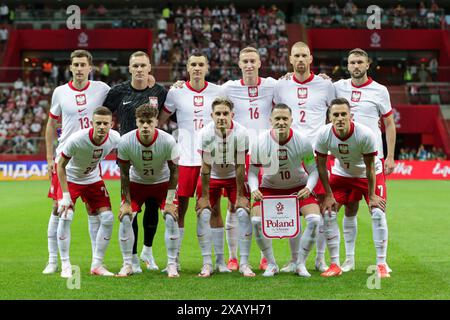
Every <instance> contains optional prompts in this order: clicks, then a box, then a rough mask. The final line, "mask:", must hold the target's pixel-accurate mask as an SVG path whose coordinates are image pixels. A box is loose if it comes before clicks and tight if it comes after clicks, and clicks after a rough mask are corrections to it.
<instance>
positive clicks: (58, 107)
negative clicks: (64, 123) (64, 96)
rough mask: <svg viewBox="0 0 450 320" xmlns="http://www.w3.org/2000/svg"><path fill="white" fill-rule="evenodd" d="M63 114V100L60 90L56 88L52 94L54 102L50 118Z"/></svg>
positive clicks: (56, 117)
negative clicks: (60, 97)
mask: <svg viewBox="0 0 450 320" xmlns="http://www.w3.org/2000/svg"><path fill="white" fill-rule="evenodd" d="M60 116H61V101H60V99H59V90H58V89H55V91H53V95H52V103H51V106H50V118H52V119H58V118H59V117H60Z"/></svg>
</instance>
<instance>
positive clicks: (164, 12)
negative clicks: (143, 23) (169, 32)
mask: <svg viewBox="0 0 450 320" xmlns="http://www.w3.org/2000/svg"><path fill="white" fill-rule="evenodd" d="M161 15H162V17H163V18H164V19H166V21H171V17H172V10H171V9H170V7H169V6H165V7H164V8H163V9H162V12H161Z"/></svg>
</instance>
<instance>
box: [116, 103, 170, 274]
mask: <svg viewBox="0 0 450 320" xmlns="http://www.w3.org/2000/svg"><path fill="white" fill-rule="evenodd" d="M135 116H136V126H137V129H135V130H132V131H130V132H128V133H126V134H125V135H123V136H122V138H121V141H120V144H119V148H118V161H119V164H120V177H121V189H122V206H121V209H120V215H119V219H120V228H119V243H120V249H121V251H122V255H123V260H124V263H123V266H122V269H121V270H120V272H119V273H118V274H117V276H120V277H126V276H129V275H131V274H132V273H133V269H132V259H133V255H132V251H133V243H134V233H133V228H132V223H133V219H134V218H135V216H136V214H137V213H138V212H140V211H141V206H142V204H144V203H145V202H146V201H147V200H149V199H153V200H154V201H155V202H156V203H157V204H158V205H159V206H160V207H161V208H163V210H164V211H163V214H164V220H165V224H166V232H165V242H166V248H167V257H168V264H167V274H168V276H169V277H170V278H174V277H178V276H179V274H178V271H177V266H176V257H177V249H178V239H179V229H178V224H177V218H178V214H177V208H176V206H175V205H174V198H175V188H176V185H177V180H178V169H177V165H176V164H175V163H176V162H177V161H178V157H179V155H178V146H177V143H176V141H175V139H174V138H173V137H172V136H171V135H170V134H168V133H166V132H164V131H162V130H158V129H156V125H157V123H158V109H157V108H154V107H151V106H150V104H143V105H141V106H139V107H138V108H137V109H136V112H135ZM164 199H165V203H163V202H164ZM157 210H158V209H157V208H156V212H154V213H153V214H158V212H157Z"/></svg>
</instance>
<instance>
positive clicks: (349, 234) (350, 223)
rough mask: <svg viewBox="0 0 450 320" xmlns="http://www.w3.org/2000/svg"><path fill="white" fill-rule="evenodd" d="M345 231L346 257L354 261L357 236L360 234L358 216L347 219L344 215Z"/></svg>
mask: <svg viewBox="0 0 450 320" xmlns="http://www.w3.org/2000/svg"><path fill="white" fill-rule="evenodd" d="M343 231H344V240H345V255H346V256H347V258H349V259H354V257H355V242H356V235H357V233H358V219H357V218H356V216H353V217H347V216H345V215H344V222H343Z"/></svg>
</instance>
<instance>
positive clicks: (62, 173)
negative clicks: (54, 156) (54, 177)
mask: <svg viewBox="0 0 450 320" xmlns="http://www.w3.org/2000/svg"><path fill="white" fill-rule="evenodd" d="M68 163H69V159H66V158H64V157H61V158H60V159H59V162H58V170H57V174H58V179H59V184H60V185H61V190H62V192H69V186H68V185H67V174H66V166H67V164H68Z"/></svg>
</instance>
